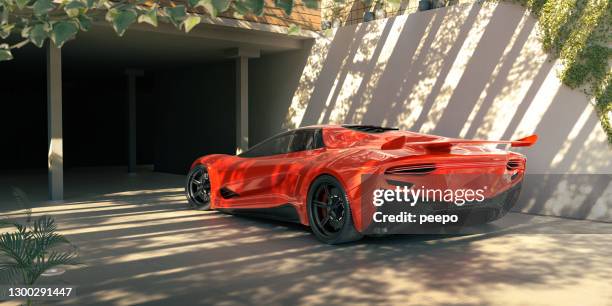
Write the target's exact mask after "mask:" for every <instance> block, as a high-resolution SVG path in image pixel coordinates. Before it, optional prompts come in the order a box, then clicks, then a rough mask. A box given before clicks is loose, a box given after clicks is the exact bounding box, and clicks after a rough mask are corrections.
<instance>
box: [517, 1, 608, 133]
mask: <svg viewBox="0 0 612 306" xmlns="http://www.w3.org/2000/svg"><path fill="white" fill-rule="evenodd" d="M514 2H517V3H519V4H521V5H523V6H525V7H526V8H528V9H529V10H530V11H531V13H532V14H533V16H534V17H536V18H537V19H538V28H539V33H538V35H539V38H540V41H541V43H542V46H543V48H544V50H545V51H547V52H548V53H550V54H551V55H553V56H554V57H558V58H559V59H560V60H561V63H562V64H563V67H562V68H561V70H560V71H559V78H560V79H561V81H562V82H563V84H565V85H567V86H569V87H571V88H576V89H582V90H583V91H584V92H585V94H587V95H588V96H591V97H594V98H595V101H596V109H597V113H598V115H599V118H600V121H601V125H602V127H603V129H604V130H605V131H606V134H607V135H608V142H609V143H610V144H612V128H611V125H610V119H612V118H609V113H610V111H612V98H611V96H610V83H611V82H612V77H611V71H612V68H611V66H610V63H611V57H612V48H611V46H612V19H611V16H612V4H610V1H609V0H515V1H514Z"/></svg>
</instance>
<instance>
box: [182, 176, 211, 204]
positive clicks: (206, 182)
mask: <svg viewBox="0 0 612 306" xmlns="http://www.w3.org/2000/svg"><path fill="white" fill-rule="evenodd" d="M185 195H186V196H187V201H188V202H189V207H190V208H194V209H200V210H208V209H210V178H209V176H208V170H207V169H206V167H205V166H204V165H198V166H195V167H193V169H191V171H189V174H188V175H187V183H186V185H185Z"/></svg>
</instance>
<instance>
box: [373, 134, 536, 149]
mask: <svg viewBox="0 0 612 306" xmlns="http://www.w3.org/2000/svg"><path fill="white" fill-rule="evenodd" d="M537 141H538V135H536V134H534V135H531V136H527V137H524V138H520V139H517V140H469V139H452V138H444V139H442V140H433V141H423V142H406V137H405V136H400V137H396V138H393V139H391V140H389V141H387V142H385V143H384V144H383V145H382V146H381V147H380V149H381V150H397V149H401V148H403V147H404V146H405V145H407V144H408V145H410V146H412V147H421V148H423V149H425V150H426V151H428V152H430V153H448V152H450V151H451V148H452V147H454V146H459V145H479V144H483V145H484V144H509V145H510V146H511V147H530V146H532V145H534V144H535V143H536V142H537Z"/></svg>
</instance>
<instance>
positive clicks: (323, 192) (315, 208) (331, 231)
mask: <svg viewBox="0 0 612 306" xmlns="http://www.w3.org/2000/svg"><path fill="white" fill-rule="evenodd" d="M308 218H309V222H310V227H311V228H312V232H313V233H314V234H315V236H316V237H317V239H319V240H321V241H322V242H325V243H327V244H340V243H346V242H351V241H355V240H359V239H361V237H363V235H361V234H360V233H359V232H358V231H357V230H356V229H355V226H354V225H353V216H352V212H351V207H350V205H349V200H348V197H347V195H346V192H345V191H344V189H343V188H342V185H341V184H340V182H338V180H337V179H336V178H334V177H333V176H330V175H322V176H320V177H318V178H317V179H316V180H314V182H313V183H312V185H311V187H310V190H309V191H308Z"/></svg>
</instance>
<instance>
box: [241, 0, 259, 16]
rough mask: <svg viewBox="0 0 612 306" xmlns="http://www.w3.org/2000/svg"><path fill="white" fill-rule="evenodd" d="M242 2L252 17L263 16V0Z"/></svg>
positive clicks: (244, 0) (245, 0)
mask: <svg viewBox="0 0 612 306" xmlns="http://www.w3.org/2000/svg"><path fill="white" fill-rule="evenodd" d="M242 2H243V4H244V6H245V7H246V8H247V9H248V10H249V12H251V13H253V14H254V15H257V16H261V15H262V14H263V8H264V0H243V1H242Z"/></svg>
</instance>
